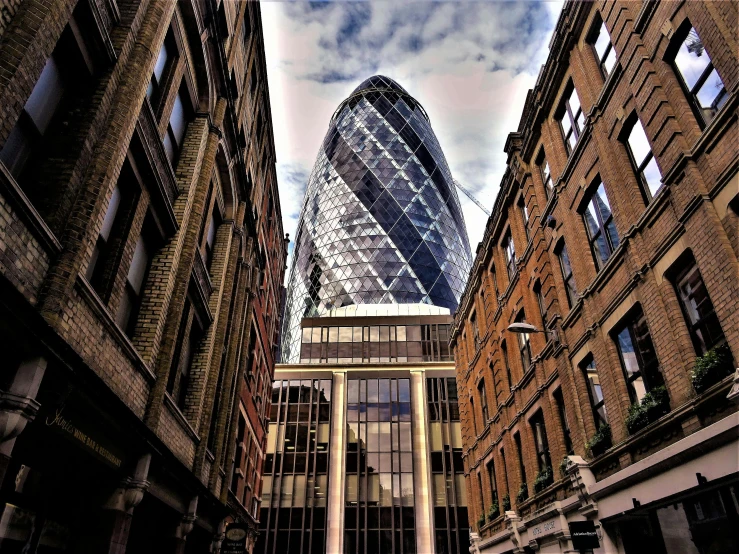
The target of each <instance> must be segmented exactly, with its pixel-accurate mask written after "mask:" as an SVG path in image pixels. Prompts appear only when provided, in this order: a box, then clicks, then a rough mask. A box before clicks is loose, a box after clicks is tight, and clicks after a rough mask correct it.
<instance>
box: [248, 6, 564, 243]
mask: <svg viewBox="0 0 739 554" xmlns="http://www.w3.org/2000/svg"><path fill="white" fill-rule="evenodd" d="M561 6H562V1H561V0H559V1H556V2H541V3H540V2H446V3H443V2H424V3H407V2H402V3H401V2H387V3H371V4H370V3H366V2H348V3H339V2H336V3H323V4H320V5H318V6H317V5H315V4H312V5H308V4H306V3H303V2H296V3H281V2H262V3H261V11H262V19H263V26H264V33H265V43H266V45H265V48H266V55H267V66H268V68H267V71H268V76H269V85H270V96H271V100H272V116H273V120H274V134H275V142H276V147H277V163H278V165H277V170H278V179H279V185H280V200H281V205H282V212H283V218H284V227H285V231H286V232H289V233H290V234H291V237H293V236H294V233H295V227H296V225H297V219H298V216H299V211H300V207H301V203H302V197H303V192H304V190H305V184H306V182H307V178H308V176H309V174H310V171H311V169H312V165H313V162H314V160H315V157H316V154H317V153H318V148H319V147H320V144H321V142H322V141H323V138H324V134H325V133H326V131H327V129H328V124H329V120H330V118H331V115H332V114H333V112H334V110H335V109H336V107H337V106H338V105H339V104H340V103H341V101H342V100H343V99H344V98H346V97H347V96H348V95H349V94H350V93H351V91H352V90H353V89H354V88H355V87H356V86H357V85H358V84H359V83H360V82H361V81H362V80H364V79H365V78H367V77H369V76H371V75H373V74H378V73H379V74H384V75H387V76H389V77H392V78H393V79H395V80H396V81H398V82H399V83H400V84H401V85H402V86H403V87H404V88H406V90H408V92H409V93H410V94H412V95H413V96H414V97H415V98H416V99H417V100H418V101H419V102H420V103H421V104H422V105H423V106H424V108H425V109H426V111H427V113H428V114H429V117H430V119H431V124H432V126H433V129H434V132H435V133H436V135H437V138H438V139H439V142H440V144H441V147H442V149H443V150H444V153H445V155H446V158H447V161H448V163H449V166H450V169H451V171H452V174H453V175H454V176H455V178H456V179H457V180H459V181H460V182H461V183H463V184H464V185H465V186H466V187H467V188H469V189H471V190H472V191H474V194H475V196H476V197H477V198H478V200H479V201H480V202H482V203H483V204H484V205H485V206H487V207H488V209H490V208H492V205H493V202H494V198H495V194H496V193H497V191H498V185H499V183H500V179H501V178H502V175H503V172H504V170H505V153H504V152H503V145H504V143H505V140H506V138H507V136H508V133H509V132H511V131H514V130H515V129H516V128H517V126H518V121H519V119H520V116H521V111H522V109H523V103H524V100H525V98H526V92H527V90H528V89H529V88H531V87H533V85H534V83H535V81H536V76H537V74H538V71H539V67H540V65H541V64H542V63H543V62H544V61H545V59H546V55H547V52H548V43H549V39H550V36H551V30H552V28H553V26H554V24H555V22H556V20H557V17H558V16H559V12H560V10H561ZM460 201H461V202H462V208H463V210H464V216H465V220H466V223H467V228H468V234H469V237H470V245H471V247H472V249H473V252H474V249H475V246H476V244H477V242H478V241H479V240H481V238H482V234H483V232H484V228H485V223H486V220H487V216H486V215H485V214H484V213H483V212H482V211H481V210H480V209H479V208H478V207H477V206H475V205H474V204H473V203H472V202H470V201H469V200H468V199H467V198H466V197H465V196H464V195H463V194H461V193H460Z"/></svg>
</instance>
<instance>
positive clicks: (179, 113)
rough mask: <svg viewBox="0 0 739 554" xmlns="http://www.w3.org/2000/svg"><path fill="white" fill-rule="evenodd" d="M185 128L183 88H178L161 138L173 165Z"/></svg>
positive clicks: (175, 161) (178, 152) (180, 148)
mask: <svg viewBox="0 0 739 554" xmlns="http://www.w3.org/2000/svg"><path fill="white" fill-rule="evenodd" d="M186 129H187V119H186V113H185V104H184V102H183V90H182V89H180V90H178V91H177V96H175V100H174V105H173V106H172V113H171V114H170V116H169V124H168V125H167V133H166V134H165V135H164V139H163V142H164V150H165V152H166V153H167V157H168V158H169V161H170V163H171V164H172V165H175V164H176V163H177V159H178V158H179V155H180V150H182V141H183V140H184V138H185V130H186Z"/></svg>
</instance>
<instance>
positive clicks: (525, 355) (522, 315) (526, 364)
mask: <svg viewBox="0 0 739 554" xmlns="http://www.w3.org/2000/svg"><path fill="white" fill-rule="evenodd" d="M515 321H516V323H525V322H526V312H525V311H524V310H523V309H521V310H520V311H519V312H518V314H517V315H516V320H515ZM516 340H517V342H518V353H519V356H520V357H521V368H522V369H523V373H526V372H527V371H528V370H529V368H530V367H531V365H532V364H533V356H532V354H531V335H530V334H529V333H516Z"/></svg>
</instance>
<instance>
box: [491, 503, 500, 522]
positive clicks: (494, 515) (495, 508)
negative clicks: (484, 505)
mask: <svg viewBox="0 0 739 554" xmlns="http://www.w3.org/2000/svg"><path fill="white" fill-rule="evenodd" d="M499 515H500V506H498V500H497V499H495V500H493V503H492V504H491V505H490V509H489V510H488V521H493V520H494V519H495V518H497V517H498V516H499Z"/></svg>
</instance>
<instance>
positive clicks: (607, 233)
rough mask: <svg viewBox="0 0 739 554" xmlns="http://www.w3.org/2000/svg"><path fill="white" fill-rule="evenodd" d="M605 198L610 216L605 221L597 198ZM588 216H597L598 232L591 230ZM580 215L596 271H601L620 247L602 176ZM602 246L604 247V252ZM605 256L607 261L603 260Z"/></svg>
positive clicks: (595, 183)
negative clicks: (613, 234) (611, 227)
mask: <svg viewBox="0 0 739 554" xmlns="http://www.w3.org/2000/svg"><path fill="white" fill-rule="evenodd" d="M601 191H602V192H603V194H602V195H601V194H600V192H601ZM604 197H605V204H606V207H607V208H608V211H609V215H608V217H606V218H605V219H604V217H603V213H602V211H601V209H600V207H599V206H598V204H597V203H596V198H601V201H603V198H604ZM591 208H592V209H591ZM588 214H594V215H595V221H594V223H595V224H596V225H597V227H598V229H597V231H594V230H593V229H592V228H591V225H590V224H589V223H588ZM580 215H581V217H582V220H583V225H584V226H585V233H586V235H587V237H588V244H589V246H590V252H591V254H592V255H593V261H594V262H595V269H596V271H600V270H601V269H603V267H604V266H605V265H606V264H607V263H608V260H609V259H610V258H611V256H612V255H613V252H614V251H615V250H616V248H618V245H619V244H620V239H619V236H618V230H617V229H616V223H615V220H614V217H613V210H612V209H611V203H610V200H609V199H608V193H607V191H606V187H605V184H604V183H603V181H602V180H601V178H600V176H599V177H597V178H596V180H595V181H594V182H593V184H592V185H591V187H590V191H589V193H588V195H587V196H586V197H585V199H584V201H583V208H582V211H581V214H580ZM610 225H612V226H613V229H612V230H613V232H614V233H615V237H614V236H612V234H611V229H610V227H609V226H610ZM601 237H602V238H603V240H602V242H600V243H599V242H598V241H599V240H600V238H601ZM600 245H603V246H604V250H603V251H602V252H601V248H600ZM599 253H600V256H599ZM604 254H605V259H603V255H604Z"/></svg>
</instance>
